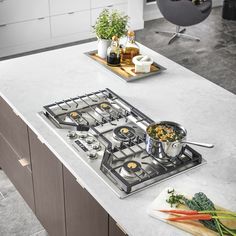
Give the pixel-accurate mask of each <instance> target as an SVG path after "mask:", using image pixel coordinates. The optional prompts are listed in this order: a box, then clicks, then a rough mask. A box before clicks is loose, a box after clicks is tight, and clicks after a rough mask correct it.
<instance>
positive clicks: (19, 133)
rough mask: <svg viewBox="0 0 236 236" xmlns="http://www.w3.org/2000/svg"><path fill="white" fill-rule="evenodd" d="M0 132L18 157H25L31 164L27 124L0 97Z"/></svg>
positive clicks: (29, 166)
mask: <svg viewBox="0 0 236 236" xmlns="http://www.w3.org/2000/svg"><path fill="white" fill-rule="evenodd" d="M0 133H2V136H3V137H4V138H5V139H6V140H7V141H8V143H9V144H10V145H11V146H12V148H13V149H14V151H15V152H16V153H17V158H18V159H23V158H24V159H25V161H27V162H28V163H29V164H28V168H31V165H30V152H29V140H28V130H27V125H26V124H25V123H24V121H23V120H22V119H21V118H20V117H19V116H18V115H17V114H16V113H15V112H14V111H13V109H12V108H11V107H10V106H9V105H8V104H7V103H6V101H5V100H4V99H3V98H2V97H0Z"/></svg>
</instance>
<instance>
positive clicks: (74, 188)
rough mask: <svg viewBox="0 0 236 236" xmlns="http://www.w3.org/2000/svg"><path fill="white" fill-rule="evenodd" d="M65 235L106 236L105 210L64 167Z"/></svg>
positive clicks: (106, 221) (106, 219) (106, 220)
mask: <svg viewBox="0 0 236 236" xmlns="http://www.w3.org/2000/svg"><path fill="white" fill-rule="evenodd" d="M63 170H64V186H65V209H66V228H67V236H80V235H81V236H91V235H92V236H108V219H109V216H108V214H107V212H106V211H105V210H104V209H103V208H102V207H101V206H100V205H99V204H98V202H97V201H96V200H95V199H94V198H93V197H92V196H91V195H90V194H89V193H88V192H87V191H86V190H85V189H83V187H81V186H80V185H79V184H78V182H77V181H76V179H75V177H74V176H73V175H72V174H71V173H70V172H69V171H68V170H67V169H66V168H65V167H64V168H63Z"/></svg>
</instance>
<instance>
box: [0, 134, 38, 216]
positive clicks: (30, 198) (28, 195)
mask: <svg viewBox="0 0 236 236" xmlns="http://www.w3.org/2000/svg"><path fill="white" fill-rule="evenodd" d="M18 158H19V156H18V155H17V153H16V152H15V151H14V150H13V149H12V147H11V146H10V145H9V143H8V142H7V140H6V139H5V138H4V137H3V136H2V135H1V134H0V166H1V168H2V169H3V171H4V172H5V173H6V175H7V176H8V178H9V179H10V180H11V182H12V183H13V184H14V186H15V187H16V189H17V190H18V191H19V193H20V194H21V196H22V197H23V198H24V199H25V201H26V202H27V204H28V205H29V207H30V208H31V209H32V210H33V211H35V205H34V193H33V180H32V174H31V171H30V170H29V169H28V168H27V166H22V165H21V163H20V162H19V161H18Z"/></svg>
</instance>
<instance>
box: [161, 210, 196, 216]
mask: <svg viewBox="0 0 236 236" xmlns="http://www.w3.org/2000/svg"><path fill="white" fill-rule="evenodd" d="M159 211H161V212H164V213H171V214H182V215H196V214H198V213H199V212H198V211H188V210H181V209H178V210H159Z"/></svg>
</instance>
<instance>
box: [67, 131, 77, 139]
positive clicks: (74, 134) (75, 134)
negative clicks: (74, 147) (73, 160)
mask: <svg viewBox="0 0 236 236" xmlns="http://www.w3.org/2000/svg"><path fill="white" fill-rule="evenodd" d="M67 137H68V138H69V139H75V138H77V133H76V132H75V131H68V134H67Z"/></svg>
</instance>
